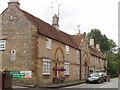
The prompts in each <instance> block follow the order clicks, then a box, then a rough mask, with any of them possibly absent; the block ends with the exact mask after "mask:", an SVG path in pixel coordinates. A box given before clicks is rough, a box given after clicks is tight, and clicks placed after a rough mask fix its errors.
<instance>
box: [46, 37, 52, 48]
mask: <svg viewBox="0 0 120 90" xmlns="http://www.w3.org/2000/svg"><path fill="white" fill-rule="evenodd" d="M51 47H52V40H51V39H50V38H47V39H46V48H48V49H52V48H51Z"/></svg>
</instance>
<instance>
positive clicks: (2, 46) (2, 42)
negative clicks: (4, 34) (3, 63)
mask: <svg viewBox="0 0 120 90" xmlns="http://www.w3.org/2000/svg"><path fill="white" fill-rule="evenodd" d="M5 46H6V40H0V50H5Z"/></svg>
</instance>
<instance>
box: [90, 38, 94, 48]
mask: <svg viewBox="0 0 120 90" xmlns="http://www.w3.org/2000/svg"><path fill="white" fill-rule="evenodd" d="M90 46H91V47H92V48H94V39H90Z"/></svg>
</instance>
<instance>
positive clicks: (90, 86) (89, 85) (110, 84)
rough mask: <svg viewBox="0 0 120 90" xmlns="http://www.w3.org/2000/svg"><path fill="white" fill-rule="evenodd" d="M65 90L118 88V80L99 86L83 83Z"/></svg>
mask: <svg viewBox="0 0 120 90" xmlns="http://www.w3.org/2000/svg"><path fill="white" fill-rule="evenodd" d="M119 84H120V83H119ZM65 88H118V78H114V79H111V80H110V82H104V83H101V84H90V83H83V84H79V85H75V86H70V87H65Z"/></svg>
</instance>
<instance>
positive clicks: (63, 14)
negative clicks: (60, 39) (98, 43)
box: [0, 0, 120, 45]
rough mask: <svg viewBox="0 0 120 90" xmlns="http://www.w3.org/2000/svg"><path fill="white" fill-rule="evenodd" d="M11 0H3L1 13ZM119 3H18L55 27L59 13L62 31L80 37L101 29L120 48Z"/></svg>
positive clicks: (80, 0)
mask: <svg viewBox="0 0 120 90" xmlns="http://www.w3.org/2000/svg"><path fill="white" fill-rule="evenodd" d="M9 1H10V0H0V13H1V12H2V11H4V9H5V8H7V6H8V2H9ZM119 1H120V0H19V2H20V8H21V9H23V10H25V11H27V12H29V13H31V14H32V15H34V16H36V17H39V18H40V19H42V20H44V21H45V22H47V23H49V24H52V17H53V16H54V14H58V5H59V4H60V7H59V14H60V16H59V25H60V27H59V28H60V30H62V31H64V32H66V33H68V34H77V33H78V25H80V27H79V29H80V32H81V33H84V32H86V33H88V32H90V31H91V29H95V28H96V29H99V30H100V31H101V33H102V34H105V35H106V36H107V37H108V38H109V39H113V40H114V41H115V42H116V44H117V45H118V2H119Z"/></svg>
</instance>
